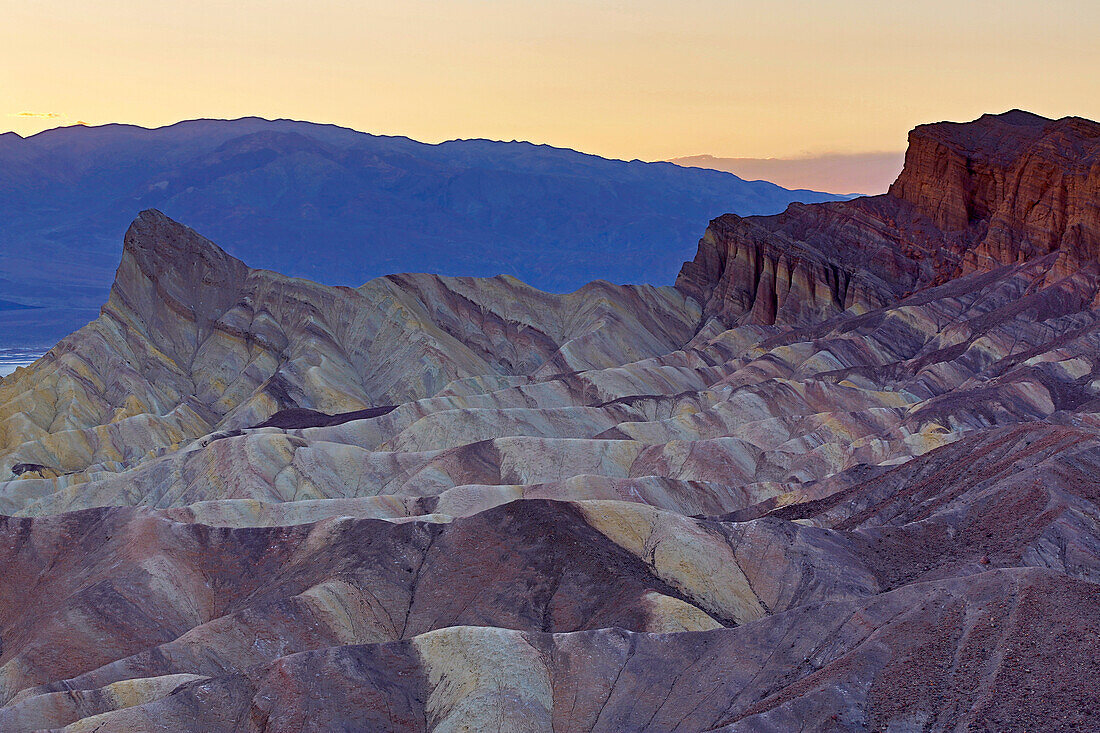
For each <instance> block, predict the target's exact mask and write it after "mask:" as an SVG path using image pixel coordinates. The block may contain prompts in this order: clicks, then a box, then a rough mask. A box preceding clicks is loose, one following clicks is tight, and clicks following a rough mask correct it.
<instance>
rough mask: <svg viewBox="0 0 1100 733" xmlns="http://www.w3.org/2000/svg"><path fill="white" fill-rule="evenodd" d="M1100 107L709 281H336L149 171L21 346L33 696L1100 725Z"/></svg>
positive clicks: (741, 226)
mask: <svg viewBox="0 0 1100 733" xmlns="http://www.w3.org/2000/svg"><path fill="white" fill-rule="evenodd" d="M1096 129H1097V126H1096V125H1095V124H1094V123H1090V122H1087V121H1084V120H1077V119H1068V120H1060V121H1057V122H1052V121H1049V120H1043V119H1041V118H1036V117H1034V116H1031V115H1026V114H1024V113H1015V112H1014V113H1009V114H1006V115H1000V116H987V117H983V118H982V119H980V120H978V121H976V122H974V123H969V124H966V125H947V124H940V125H930V126H922V127H920V128H917V130H915V131H914V132H913V134H912V136H911V148H910V153H909V155H908V157H907V165H906V169H905V171H904V172H903V173H902V175H901V177H900V178H899V179H898V182H897V183H896V184H895V185H894V187H893V188H892V189H891V192H890V193H889V194H886V195H884V196H879V197H873V198H866V199H857V200H854V201H852V202H847V203H842V204H840V203H829V204H820V205H814V206H795V207H792V208H791V209H790V210H788V212H787V213H785V214H783V215H779V216H776V217H763V218H743V219H742V218H737V217H723V218H722V219H719V220H716V221H715V222H712V224H711V227H710V228H709V229H708V230H707V233H706V235H705V236H704V238H703V240H702V242H701V243H700V248H699V254H698V256H697V257H696V259H695V260H694V262H692V263H688V264H686V265H685V267H684V270H683V272H682V273H681V277H680V279H679V281H678V283H677V287H675V288H673V287H667V288H656V287H629V286H613V285H610V284H607V283H602V282H596V283H593V284H591V285H588V286H586V287H584V288H582V289H581V290H578V291H577V292H575V293H572V294H569V295H549V294H546V293H542V292H539V291H537V290H534V289H532V288H530V287H527V286H525V285H523V284H522V283H520V282H518V281H516V280H513V279H508V278H495V279H473V278H444V277H436V276H430V275H393V276H389V277H385V278H381V279H378V280H374V281H372V282H370V283H367V284H366V285H364V286H363V287H361V288H358V289H350V288H332V287H326V286H322V285H318V284H316V283H312V282H308V281H305V280H299V279H292V278H287V277H283V276H280V275H277V274H275V273H271V272H267V271H260V270H253V269H249V268H248V267H247V266H246V265H245V264H244V263H241V262H240V261H238V260H236V259H234V258H232V257H230V256H228V255H226V254H225V253H224V252H222V251H221V250H220V249H219V248H218V247H217V246H216V245H214V244H213V243H211V242H209V241H208V240H206V239H204V238H203V237H202V236H200V235H199V234H196V233H195V232H193V231H191V230H190V229H188V228H186V227H185V226H183V225H181V224H178V223H176V222H174V221H172V220H170V219H168V218H167V217H165V216H163V215H161V214H159V213H157V212H155V211H147V212H144V213H142V214H141V215H140V216H139V217H138V218H137V219H136V220H135V222H134V224H133V226H132V227H131V228H130V230H129V232H128V233H127V236H126V241H125V249H124V254H123V258H122V263H121V265H120V267H119V270H118V275H117V278H116V281H115V284H114V287H113V289H112V291H111V296H110V299H109V300H108V302H107V304H106V305H105V306H104V308H103V311H102V313H101V315H100V317H99V318H98V319H97V320H96V321H95V322H93V323H92V324H90V325H88V326H87V327H85V328H84V329H81V330H80V331H78V332H76V333H74V334H73V335H71V336H69V337H68V338H66V339H65V340H63V341H62V342H61V343H60V344H58V345H57V347H55V348H54V349H53V350H52V351H51V352H50V353H48V354H47V355H46V356H45V357H43V358H42V359H41V360H39V361H38V362H37V363H35V364H34V365H32V366H31V367H29V368H26V369H21V370H19V371H17V372H16V373H15V374H14V375H12V376H11V377H8V378H6V379H5V380H4V381H3V382H0V416H2V420H3V422H2V423H0V470H2V472H3V473H4V474H5V476H8V475H9V474H10V479H8V480H6V481H5V482H3V483H0V514H2V515H4V517H3V518H0V572H2V577H3V578H4V583H2V584H0V642H2V647H0V706H2V707H0V730H5V731H7V730H11V731H23V730H40V729H60V728H65V729H66V730H89V731H91V730H112V731H115V730H121V731H126V730H134V731H145V730H158V729H164V730H193V731H220V730H225V731H239V730H254V731H298V730H303V729H307V728H311V729H317V730H462V729H467V730H484V729H502V730H504V729H507V730H548V731H549V730H555V731H590V730H606V731H624V730H629V731H634V730H653V731H668V730H683V731H704V730H723V731H742V730H744V731H759V730H775V731H786V730H798V729H803V730H851V731H862V730H894V729H897V730H909V729H921V730H925V729H930V730H947V729H950V730H967V729H974V730H982V729H992V730H1090V729H1094V728H1097V727H1098V726H1100V707H1097V705H1096V702H1095V701H1096V699H1097V694H1098V690H1097V688H1096V684H1097V683H1096V680H1097V679H1098V675H1097V671H1098V670H1097V667H1096V664H1097V662H1096V659H1098V658H1100V614H1097V612H1096V609H1097V608H1100V585H1098V583H1100V526H1098V517H1100V506H1098V504H1100V493H1098V492H1097V489H1096V487H1097V485H1098V483H1100V400H1098V399H1097V398H1098V392H1100V368H1098V363H1100V324H1098V317H1097V313H1098V311H1097V310H1096V305H1095V304H1096V303H1097V294H1098V291H1100V273H1098V268H1097V266H1096V259H1097V256H1096V252H1097V250H1098V248H1100V242H1098V240H1097V228H1096V223H1095V222H1096V219H1095V216H1096V210H1097V202H1098V201H1100V189H1098V186H1097V181H1098V179H1097V174H1096V160H1097V141H1098V139H1100V138H1098V137H1097V135H1096Z"/></svg>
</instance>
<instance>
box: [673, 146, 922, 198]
mask: <svg viewBox="0 0 1100 733" xmlns="http://www.w3.org/2000/svg"><path fill="white" fill-rule="evenodd" d="M904 158H905V153H904V152H902V151H900V150H899V151H897V152H882V153H831V154H824V155H812V156H804V157H798V158H723V157H720V156H714V155H686V156H683V157H679V158H671V159H670V160H669V162H671V163H675V164H676V165H683V166H689V167H695V168H709V169H711V170H718V171H726V172H727V173H732V174H734V175H735V176H738V177H740V178H744V179H745V180H749V181H754V180H761V179H762V180H766V181H772V182H774V183H777V184H779V185H780V186H788V187H790V186H794V187H798V188H813V189H816V190H820V191H832V192H835V193H847V194H857V193H858V194H864V195H866V194H877V193H883V192H885V191H886V189H887V187H888V186H889V185H890V184H891V183H892V182H893V180H894V179H895V178H897V175H898V173H899V172H900V171H901V165H902V162H903V160H904Z"/></svg>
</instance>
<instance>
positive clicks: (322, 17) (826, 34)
mask: <svg viewBox="0 0 1100 733" xmlns="http://www.w3.org/2000/svg"><path fill="white" fill-rule="evenodd" d="M0 19H2V21H0V131H7V130H11V131H15V132H17V133H19V134H21V135H29V134H32V133H35V132H38V131H40V130H43V129H48V128H52V127H57V126H60V125H70V124H75V123H77V122H85V123H87V124H104V123H108V122H127V123H134V124H140V125H144V126H148V127H153V126H159V125H164V124H170V123H173V122H176V121H179V120H182V119H190V118H195V117H218V118H234V117H242V116H250V115H258V116H262V117H269V118H277V117H289V118H294V119H304V120H310V121H314V122H329V123H335V124H339V125H344V126H347V127H352V128H354V129H357V130H362V131H365V132H372V133H380V134H396V135H407V136H409V137H412V138H415V139H418V140H423V141H426V142H439V141H442V140H447V139H453V138H471V137H483V138H490V139H496V140H513V139H520V140H530V141H532V142H537V143H549V144H552V145H557V146H562V147H570V148H575V149H578V150H583V151H585V152H590V153H596V154H599V155H603V156H606V157H613V158H623V159H632V158H641V159H643V160H663V159H667V158H672V157H676V156H686V155H696V154H710V155H715V156H720V157H779V158H785V157H802V156H814V155H822V154H836V153H842V154H844V153H865V152H875V151H896V150H901V149H903V148H904V147H905V134H906V132H907V131H908V130H909V129H910V128H912V127H913V126H914V125H916V124H919V123H922V122H931V121H937V120H944V119H948V120H969V119H973V118H975V117H977V116H978V115H980V114H982V113H984V112H1003V111H1005V110H1007V109H1011V108H1016V107H1018V108H1023V109H1028V110H1030V111H1033V112H1037V113H1039V114H1043V115H1046V116H1048V117H1061V116H1065V115H1070V114H1075V115H1081V116H1084V117H1091V118H1092V119H1100V42H1098V39H1100V2H1097V1H1096V0H1087V1H1085V0H1045V1H1044V2H1036V1H1035V0H1026V1H1025V0H999V1H998V2H986V1H984V0H951V1H950V2H947V1H943V0H924V1H922V2H904V3H903V2H888V1H887V0H878V1H877V2H865V1H863V0H813V1H802V0H770V1H768V2H742V1H727V2H719V1H717V0H678V2H664V1H661V2H658V1H657V0H630V1H629V2H610V1H607V0H589V1H588V2H579V1H577V0H553V1H552V2H544V1H542V0H515V1H511V2H506V1H504V0H446V1H435V0H402V1H401V2H393V1H392V0H388V1H387V2H374V1H373V0H359V1H357V2H352V1H350V0H310V1H309V2H305V1H303V0H296V1H295V2H290V1H287V0H266V1H263V2H261V1H260V0H234V1H233V2H220V1H219V2H214V1H212V0H188V1H187V2H178V1H175V0H173V1H171V2H169V1H167V0H143V1H142V2H137V1H136V0H36V1H35V2H26V0H18V1H16V0H0Z"/></svg>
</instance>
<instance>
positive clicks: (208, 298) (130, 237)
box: [104, 209, 249, 353]
mask: <svg viewBox="0 0 1100 733" xmlns="http://www.w3.org/2000/svg"><path fill="white" fill-rule="evenodd" d="M248 271H249V270H248V266H247V265H245V264H244V263H243V262H241V261H240V260H238V259H236V258H234V257H231V256H230V255H228V254H226V253H225V252H224V251H223V250H222V249H221V248H220V247H218V246H217V245H216V244H214V243H213V242H211V241H210V240H208V239H206V238H205V237H203V236H202V235H200V234H198V233H197V232H195V231H194V230H193V229H190V228H189V227H186V226H184V225H182V224H180V223H178V222H175V221H173V220H172V219H169V218H168V217H167V216H165V215H164V214H162V213H161V212H159V211H156V210H155V209H149V210H146V211H143V212H141V213H140V214H139V215H138V217H137V218H136V219H135V220H134V222H133V223H132V224H131V225H130V228H129V229H128V230H127V231H126V236H125V238H124V240H123V251H122V261H121V263H120V264H119V266H118V272H117V273H116V275H115V281H114V284H113V285H112V286H111V295H110V298H109V299H108V301H107V305H106V306H104V308H105V310H112V311H114V312H115V313H116V314H125V315H124V317H123V320H124V322H128V323H131V324H133V325H134V326H135V327H142V326H143V327H144V328H145V329H146V330H147V331H148V333H150V334H153V333H155V334H158V335H159V336H160V337H161V338H164V337H166V336H177V337H178V338H177V339H174V340H178V341H180V343H178V344H176V346H177V347H179V348H181V349H182V350H183V351H182V352H181V353H189V352H190V351H191V350H193V349H194V348H195V347H196V346H197V344H198V343H199V342H201V338H202V337H203V336H204V335H205V334H206V333H208V332H209V330H210V328H211V327H212V324H213V323H214V322H215V321H216V320H217V319H218V318H219V317H220V316H221V314H222V313H224V312H225V311H226V310H227V309H228V308H230V307H232V305H233V304H234V303H235V302H236V300H237V298H238V297H239V294H240V292H241V289H242V287H243V285H244V281H245V279H246V277H247V276H248ZM181 319H182V320H181ZM181 323H186V324H189V325H188V326H187V329H186V330H187V333H186V334H179V333H177V331H178V330H179V327H180V324H181Z"/></svg>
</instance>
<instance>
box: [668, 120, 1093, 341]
mask: <svg viewBox="0 0 1100 733" xmlns="http://www.w3.org/2000/svg"><path fill="white" fill-rule="evenodd" d="M1098 190H1100V125H1098V124H1097V123H1095V122H1092V121H1090V120H1084V119H1081V118H1076V117H1067V118H1065V119H1061V120H1048V119H1046V118H1043V117H1039V116H1037V115H1033V114H1029V113H1027V112H1021V111H1019V110H1015V111H1012V112H1006V113H1005V114H1001V115H985V116H983V117H981V118H980V119H978V120H976V121H974V122H970V123H965V124H959V123H949V122H941V123H936V124H931V125H921V126H920V127H917V128H916V129H914V130H913V131H912V132H911V133H910V134H909V149H908V151H907V153H906V156H905V167H904V169H903V170H902V173H901V175H900V176H899V177H898V179H897V181H896V182H895V183H894V184H893V185H892V186H891V187H890V191H889V193H887V194H884V195H882V196H869V197H863V198H858V199H853V200H851V201H842V202H834V203H828V204H823V205H822V204H815V205H802V204H792V205H791V207H790V208H789V209H788V210H787V211H786V212H785V213H783V214H779V215H776V216H767V217H760V216H757V217H744V218H743V217H738V216H735V215H732V214H727V215H726V216H723V217H721V218H719V219H716V220H715V221H713V222H712V223H711V226H710V228H709V229H708V230H707V232H706V234H705V235H704V237H703V239H702V241H700V243H699V252H698V254H697V255H696V257H695V259H694V261H692V262H690V263H688V264H686V265H685V266H684V269H683V270H682V271H681V273H680V277H679V279H678V281H677V287H679V288H680V289H681V290H683V291H684V292H686V293H688V294H689V295H691V296H693V297H694V298H696V300H698V301H699V302H701V303H704V305H705V309H706V311H707V313H708V314H711V315H715V316H717V317H719V318H721V319H722V320H723V321H724V322H726V323H742V322H754V323H776V322H783V323H788V324H796V325H801V324H806V323H813V322H815V321H817V320H820V319H821V318H823V317H828V316H832V315H835V314H837V313H840V312H842V311H844V310H845V309H849V308H853V307H855V308H861V309H868V308H878V307H881V306H883V305H885V304H888V303H890V302H894V301H896V300H897V299H898V297H900V296H903V295H907V294H910V293H913V292H915V291H916V290H918V289H921V288H924V287H927V286H929V285H934V284H940V283H943V282H946V281H947V280H948V279H950V278H952V277H956V276H958V275H961V274H964V273H967V272H973V271H976V270H988V269H992V268H995V267H998V266H1000V265H1009V264H1017V263H1020V262H1023V261H1026V260H1030V259H1034V258H1037V257H1041V256H1043V255H1047V254H1050V253H1053V252H1058V253H1059V254H1060V255H1061V256H1060V259H1059V263H1058V265H1057V267H1056V268H1055V273H1056V274H1058V275H1061V276H1065V275H1069V274H1072V273H1073V272H1075V271H1077V270H1079V269H1081V268H1084V267H1090V266H1095V264H1096V262H1097V260H1098V258H1100V249H1098V248H1100V245H1098V244H1097V242H1098V241H1100V205H1098V204H1097V191H1098Z"/></svg>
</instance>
